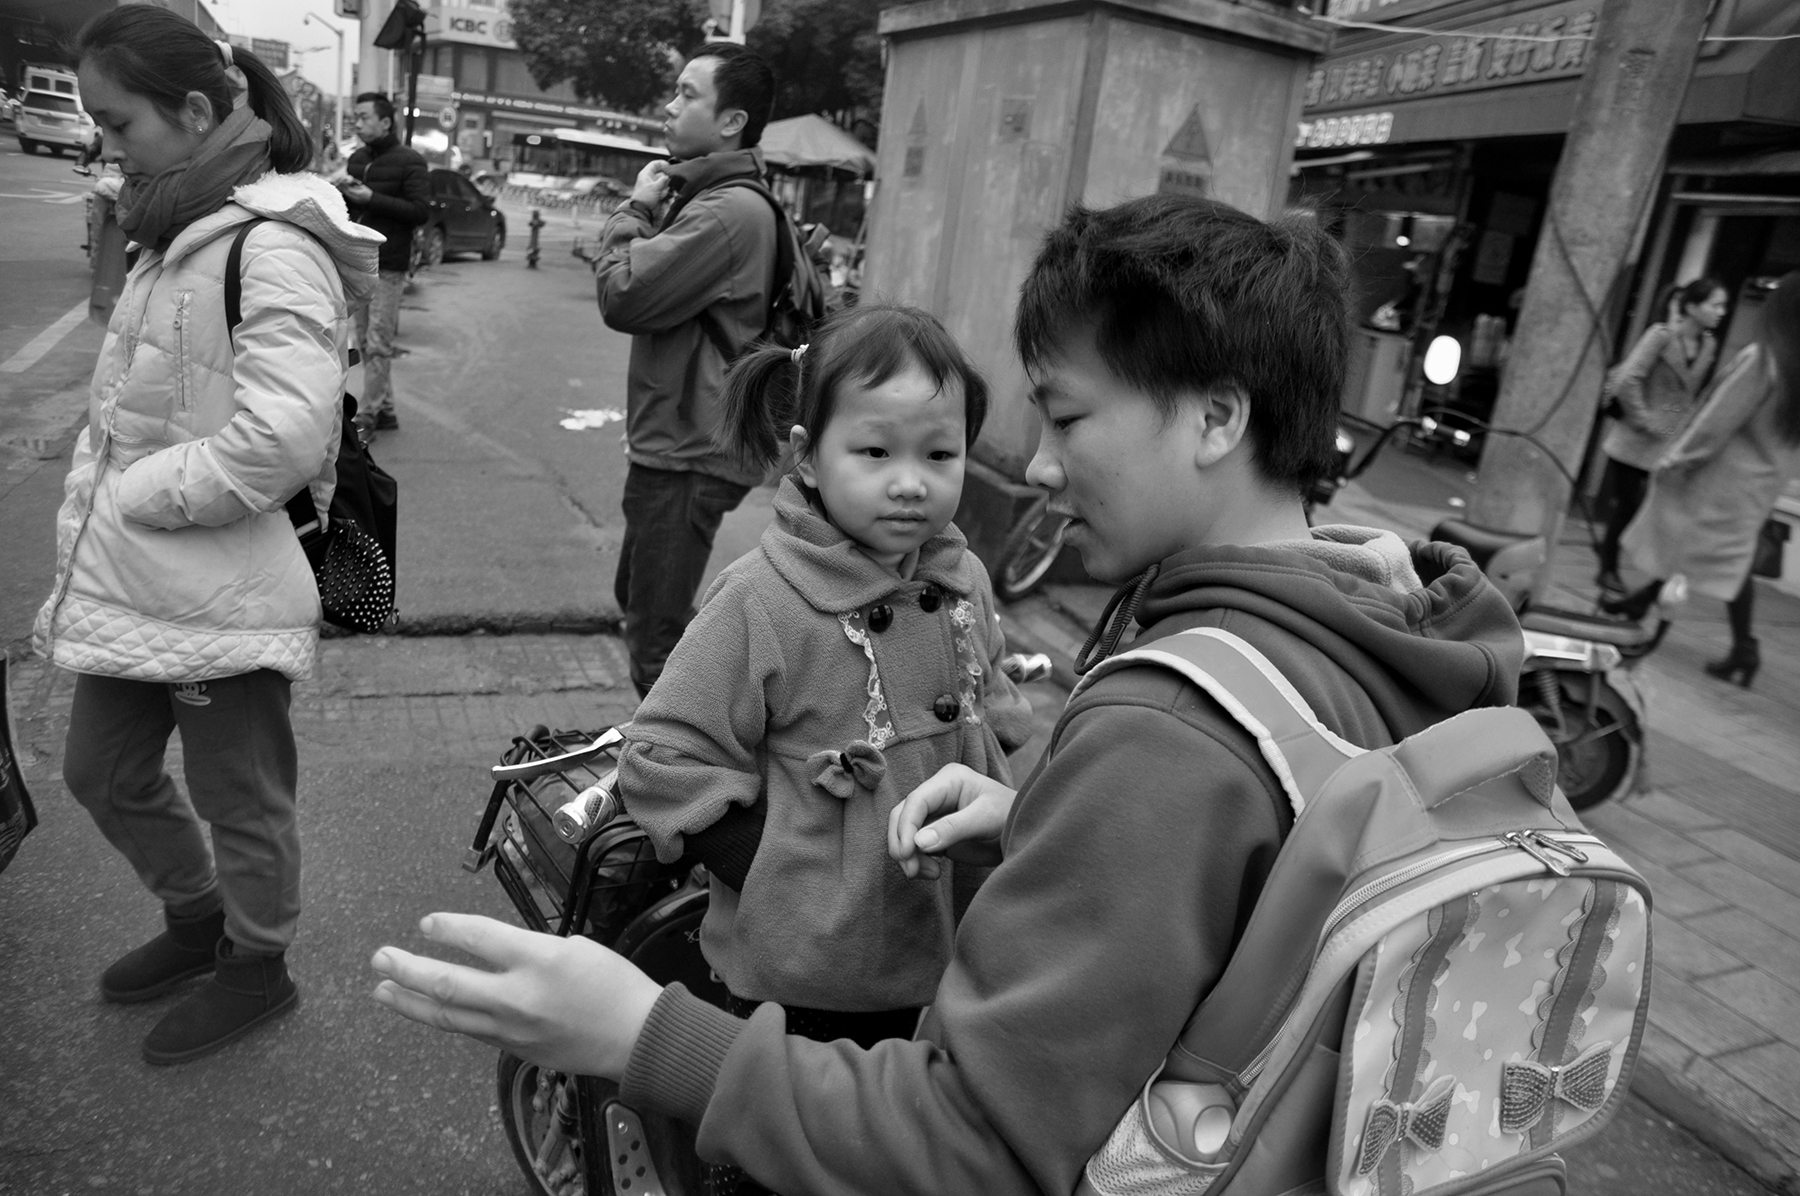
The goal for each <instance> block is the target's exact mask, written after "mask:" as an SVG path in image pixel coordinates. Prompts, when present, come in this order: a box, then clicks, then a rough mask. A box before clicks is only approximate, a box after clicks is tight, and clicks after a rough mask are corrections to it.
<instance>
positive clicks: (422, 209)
mask: <svg viewBox="0 0 1800 1196" xmlns="http://www.w3.org/2000/svg"><path fill="white" fill-rule="evenodd" d="M356 135H357V136H358V137H360V138H362V146H361V148H359V149H358V150H357V151H356V152H355V153H354V154H351V155H350V162H349V164H348V165H347V166H346V168H345V169H347V170H348V171H349V174H350V177H349V178H348V179H346V180H344V181H343V182H341V183H339V184H338V186H339V189H340V190H342V191H343V193H344V201H345V202H346V203H348V204H349V205H350V215H351V216H352V217H353V218H354V219H355V220H356V222H357V223H358V224H366V225H368V226H369V227H370V228H372V229H374V230H375V231H376V232H378V233H380V234H382V235H383V236H384V237H386V238H387V243H386V244H385V245H383V246H382V247H381V281H380V283H379V284H377V286H376V288H375V295H374V297H373V298H372V299H370V300H369V302H368V305H367V306H366V307H363V308H362V309H360V310H359V311H358V312H357V313H356V340H357V343H358V344H359V345H361V346H362V360H363V379H364V387H363V389H364V391H365V393H364V395H363V397H362V407H361V409H360V410H359V411H358V413H357V416H356V422H357V424H358V425H359V427H360V429H361V431H362V434H363V439H364V440H367V439H369V438H370V437H371V436H372V435H373V434H374V433H375V432H376V431H387V430H390V429H393V428H398V427H399V426H400V421H399V420H398V419H396V418H395V416H394V388H393V383H392V382H391V380H390V375H391V373H392V370H393V364H394V326H395V324H397V323H398V322H399V319H400V292H401V291H402V290H403V289H405V287H406V267H407V264H408V259H409V258H411V256H412V238H413V229H415V228H417V227H418V226H419V225H421V224H424V223H425V220H426V218H427V217H428V216H429V215H430V214H431V209H430V206H429V204H430V199H431V183H430V178H429V176H428V175H427V173H426V168H425V159H424V158H422V157H420V156H419V154H418V152H417V151H416V150H412V149H409V148H407V147H406V146H404V145H401V144H400V139H399V138H398V137H396V136H394V105H393V102H392V101H390V100H389V99H388V98H387V97H386V96H384V95H382V94H381V93H380V92H378V91H365V92H363V93H362V94H361V95H359V96H357V97H356Z"/></svg>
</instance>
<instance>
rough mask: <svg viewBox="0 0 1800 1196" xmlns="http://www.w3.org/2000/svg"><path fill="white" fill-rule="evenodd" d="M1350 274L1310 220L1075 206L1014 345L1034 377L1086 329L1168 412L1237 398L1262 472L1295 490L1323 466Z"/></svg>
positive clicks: (1150, 200)
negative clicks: (1242, 398) (1201, 397)
mask: <svg viewBox="0 0 1800 1196" xmlns="http://www.w3.org/2000/svg"><path fill="white" fill-rule="evenodd" d="M1346 279H1347V268H1346V265H1345V259H1344V253H1343V250H1342V249H1341V248H1340V247H1339V246H1338V244H1337V243H1336V242H1335V241H1334V240H1333V239H1332V238H1331V237H1330V236H1329V235H1328V234H1327V233H1325V232H1324V231H1323V230H1322V229H1320V228H1319V227H1318V225H1317V223H1316V222H1315V221H1314V220H1313V219H1312V218H1311V217H1310V216H1307V215H1303V214H1296V215H1291V216H1287V217H1284V218H1282V219H1280V220H1277V221H1273V222H1265V221H1262V220H1258V219H1256V218H1255V217H1254V216H1251V215H1249V214H1247V213H1245V212H1241V211H1239V210H1238V209H1236V208H1234V207H1231V206H1230V205H1228V204H1224V203H1219V202H1217V201H1215V200H1208V199H1197V198H1189V197H1182V196H1173V195H1151V196H1146V197H1145V198H1142V199H1134V200H1129V201H1127V202H1125V203H1122V204H1119V205H1118V206H1116V207H1111V208H1103V209H1098V210H1096V209H1092V208H1085V207H1076V208H1074V209H1072V210H1071V211H1070V212H1069V214H1068V216H1067V218H1066V219H1064V221H1063V222H1062V224H1061V225H1060V226H1059V227H1057V228H1056V229H1054V230H1053V231H1052V232H1051V233H1050V234H1049V235H1048V236H1047V237H1045V239H1044V244H1043V248H1042V249H1040V250H1039V252H1038V256H1037V260H1036V261H1035V262H1034V263H1033V264H1032V267H1031V273H1030V274H1029V275H1028V276H1027V277H1026V279H1025V284H1024V287H1023V290H1022V292H1021V294H1020V298H1019V314H1018V320H1017V322H1016V324H1015V326H1014V331H1013V337H1014V342H1015V344H1016V346H1017V348H1018V352H1019V357H1020V360H1022V361H1023V362H1024V363H1025V368H1026V370H1027V372H1032V371H1035V370H1036V369H1037V368H1038V367H1039V366H1040V365H1042V364H1043V363H1045V362H1046V361H1050V360H1054V359H1055V358H1056V357H1057V356H1058V354H1059V353H1060V352H1061V351H1062V347H1063V346H1064V345H1065V344H1067V341H1068V337H1069V335H1070V334H1071V333H1077V332H1079V331H1081V330H1083V329H1091V330H1092V332H1093V335H1094V344H1095V347H1096V349H1097V350H1098V351H1099V354H1100V358H1101V360H1102V361H1103V362H1104V363H1105V364H1106V366H1107V368H1108V369H1110V370H1111V371H1112V372H1113V373H1114V374H1116V375H1117V376H1118V377H1119V378H1120V379H1122V380H1123V381H1125V382H1126V383H1127V384H1129V385H1130V386H1132V387H1133V388H1134V389H1137V390H1140V391H1143V392H1144V393H1146V394H1148V395H1149V396H1150V397H1151V398H1152V399H1153V400H1154V401H1155V402H1156V404H1157V406H1158V407H1160V408H1161V409H1162V410H1163V411H1164V412H1165V414H1168V415H1172V414H1173V413H1174V410H1175V405H1176V402H1177V401H1178V398H1179V396H1180V395H1181V394H1182V393H1184V392H1187V393H1193V392H1196V391H1208V390H1215V389H1218V388H1224V387H1236V388H1238V389H1240V390H1241V391H1242V392H1243V393H1244V394H1245V395H1247V396H1248V397H1249V399H1250V421H1249V438H1250V441H1251V452H1252V454H1253V459H1254V461H1255V462H1256V465H1257V468H1258V470H1259V471H1260V472H1261V473H1262V475H1263V476H1264V477H1265V478H1267V479H1268V480H1269V481H1271V482H1273V483H1276V484H1279V485H1284V486H1286V485H1291V486H1293V487H1294V488H1295V489H1296V490H1304V488H1305V487H1306V486H1308V485H1310V484H1311V483H1312V482H1313V481H1314V480H1315V479H1317V478H1319V477H1321V476H1323V475H1324V474H1325V473H1326V472H1328V471H1329V470H1330V469H1331V468H1332V465H1333V444H1334V441H1335V429H1336V421H1337V412H1338V402H1339V392H1340V390H1341V388H1342V386H1343V378H1344V359H1345V355H1346V353H1347V351H1348V347H1349V335H1350V325H1349V315H1348V309H1347V306H1346V302H1345V285H1346Z"/></svg>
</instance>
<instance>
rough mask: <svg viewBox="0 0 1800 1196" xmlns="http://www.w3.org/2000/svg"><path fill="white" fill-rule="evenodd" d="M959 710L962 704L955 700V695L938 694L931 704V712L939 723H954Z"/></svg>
mask: <svg viewBox="0 0 1800 1196" xmlns="http://www.w3.org/2000/svg"><path fill="white" fill-rule="evenodd" d="M961 710H962V703H960V702H958V701H957V700H956V695H955V694H939V695H938V697H937V701H935V702H933V703H932V704H931V712H932V713H933V714H935V715H937V716H938V721H939V722H941V723H950V722H955V721H956V716H957V714H958V713H959V712H960V711H961Z"/></svg>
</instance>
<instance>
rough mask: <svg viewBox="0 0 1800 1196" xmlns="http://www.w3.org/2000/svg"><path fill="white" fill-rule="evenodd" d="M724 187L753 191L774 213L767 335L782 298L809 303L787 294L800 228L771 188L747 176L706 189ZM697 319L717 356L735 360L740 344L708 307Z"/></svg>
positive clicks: (717, 189) (805, 299) (810, 315)
mask: <svg viewBox="0 0 1800 1196" xmlns="http://www.w3.org/2000/svg"><path fill="white" fill-rule="evenodd" d="M726 187H742V188H744V189H745V190H746V191H754V192H756V193H757V194H758V195H760V196H762V197H763V201H764V202H765V203H767V204H768V205H769V207H770V208H771V209H772V210H773V211H774V213H775V286H774V289H773V290H772V291H771V292H770V293H769V305H768V311H767V312H766V313H765V314H764V320H763V333H764V335H768V334H769V333H770V332H772V331H773V329H772V328H771V327H770V326H771V325H772V324H773V323H774V322H775V318H776V315H777V310H776V309H777V307H778V306H779V305H780V304H782V303H783V302H784V301H788V302H793V303H794V304H795V306H796V308H798V307H799V306H800V305H801V304H803V303H806V302H810V298H809V297H806V296H800V295H793V296H789V295H788V294H787V292H789V291H791V290H792V289H793V286H794V267H795V265H796V263H797V262H798V260H799V259H798V258H797V257H796V256H795V253H796V246H797V245H798V243H799V240H800V231H799V230H798V229H796V228H794V227H793V221H792V218H791V217H789V216H788V214H787V209H786V208H783V207H782V206H781V200H779V199H777V198H776V197H775V193H774V192H773V191H771V190H769V189H768V188H767V187H765V186H764V185H763V184H762V183H760V182H758V181H757V180H755V179H753V178H748V177H739V178H732V179H726V180H725V181H724V182H722V183H715V184H714V185H713V186H711V187H708V188H707V189H706V190H707V191H722V190H724V189H725V188H726ZM704 194H705V191H702V192H699V193H697V194H696V195H695V196H693V197H691V198H698V197H699V195H704ZM664 227H667V225H666V224H665V225H664ZM802 314H803V315H808V316H809V318H816V317H819V316H822V315H823V311H822V310H821V311H819V312H814V313H802ZM698 319H699V321H700V328H701V331H703V332H705V333H706V338H707V339H708V340H710V341H711V342H712V343H713V348H715V349H717V350H718V351H719V356H721V357H723V358H724V359H725V361H726V362H727V363H728V364H729V363H730V362H732V361H735V360H737V356H738V354H739V353H741V352H742V351H743V347H742V346H738V347H735V348H734V347H733V346H732V344H731V341H730V339H729V338H727V337H726V335H725V330H724V329H723V328H722V327H720V326H719V321H718V318H717V317H716V316H714V315H713V313H712V309H711V308H707V309H706V310H704V311H702V312H701V313H700V315H699V317H698ZM797 347H798V345H788V346H787V348H790V349H792V348H797Z"/></svg>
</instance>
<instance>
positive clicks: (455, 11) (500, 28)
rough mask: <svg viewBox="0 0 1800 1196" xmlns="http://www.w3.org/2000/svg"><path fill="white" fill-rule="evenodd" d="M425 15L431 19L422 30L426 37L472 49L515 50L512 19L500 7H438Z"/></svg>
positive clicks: (445, 5) (448, 5)
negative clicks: (472, 46)
mask: <svg viewBox="0 0 1800 1196" xmlns="http://www.w3.org/2000/svg"><path fill="white" fill-rule="evenodd" d="M429 15H430V18H431V19H430V21H429V22H428V23H427V25H426V27H425V34H426V36H427V37H434V38H436V39H438V40H439V41H447V42H464V43H467V44H469V45H475V46H499V47H500V48H501V49H503V50H513V49H517V48H518V43H517V42H515V41H513V36H512V18H511V17H510V16H508V15H507V12H506V9H505V8H504V7H494V6H491V5H490V6H485V7H479V8H474V7H462V6H458V5H454V4H440V5H434V6H433V8H432V10H431V13H430V14H429Z"/></svg>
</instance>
